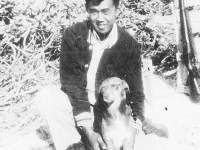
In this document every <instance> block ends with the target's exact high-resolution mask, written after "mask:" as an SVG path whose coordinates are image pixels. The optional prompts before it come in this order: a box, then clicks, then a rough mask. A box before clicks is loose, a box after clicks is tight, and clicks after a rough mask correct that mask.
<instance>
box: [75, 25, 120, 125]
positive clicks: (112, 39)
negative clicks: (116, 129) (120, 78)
mask: <svg viewBox="0 0 200 150" xmlns="http://www.w3.org/2000/svg"><path fill="white" fill-rule="evenodd" d="M117 39H118V31H117V25H116V23H114V25H113V28H112V31H111V32H110V34H109V35H108V37H107V38H106V39H105V40H102V41H101V40H100V38H99V36H98V34H97V33H96V32H95V31H94V30H93V31H91V30H89V35H88V39H87V42H88V43H90V46H89V49H90V50H92V51H93V53H92V59H91V62H90V66H89V68H88V72H87V87H86V90H87V91H88V100H89V102H90V103H91V104H94V103H95V102H96V99H95V79H96V73H97V68H98V65H99V62H100V59H101V56H102V54H103V52H104V50H106V49H108V48H110V47H112V46H113V45H114V44H115V43H116V42H117ZM75 119H76V122H77V125H78V126H92V123H93V122H92V120H93V115H92V114H91V113H89V112H84V113H81V114H80V115H78V116H75Z"/></svg>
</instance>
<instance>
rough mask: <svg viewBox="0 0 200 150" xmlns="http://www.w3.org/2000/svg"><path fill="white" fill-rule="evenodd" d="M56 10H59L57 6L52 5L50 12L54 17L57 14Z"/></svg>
mask: <svg viewBox="0 0 200 150" xmlns="http://www.w3.org/2000/svg"><path fill="white" fill-rule="evenodd" d="M56 12H57V11H56V8H55V7H51V8H50V10H49V14H50V16H52V17H53V16H55V15H56Z"/></svg>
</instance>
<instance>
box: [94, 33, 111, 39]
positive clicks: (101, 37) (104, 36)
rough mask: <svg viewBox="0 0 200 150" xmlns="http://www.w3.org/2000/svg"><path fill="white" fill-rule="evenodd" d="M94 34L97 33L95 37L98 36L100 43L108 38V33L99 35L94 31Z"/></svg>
mask: <svg viewBox="0 0 200 150" xmlns="http://www.w3.org/2000/svg"><path fill="white" fill-rule="evenodd" d="M96 33H97V35H98V36H99V39H100V40H101V41H103V40H105V39H106V38H107V37H108V35H109V34H110V31H109V32H107V33H99V32H97V31H96Z"/></svg>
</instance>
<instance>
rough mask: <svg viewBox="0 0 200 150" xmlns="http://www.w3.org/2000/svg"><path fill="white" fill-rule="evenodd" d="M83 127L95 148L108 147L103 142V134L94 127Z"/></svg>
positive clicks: (94, 149) (95, 149)
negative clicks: (95, 130)
mask: <svg viewBox="0 0 200 150" xmlns="http://www.w3.org/2000/svg"><path fill="white" fill-rule="evenodd" d="M82 129H83V131H84V133H85V134H86V137H87V139H88V141H89V143H90V146H91V148H92V149H93V150H101V149H106V144H105V143H104V142H103V139H102V137H101V135H100V134H99V133H97V132H94V130H93V128H92V127H85V126H82Z"/></svg>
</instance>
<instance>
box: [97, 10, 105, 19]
mask: <svg viewBox="0 0 200 150" xmlns="http://www.w3.org/2000/svg"><path fill="white" fill-rule="evenodd" d="M103 18H104V15H103V13H102V12H99V13H98V16H97V21H103Z"/></svg>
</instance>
